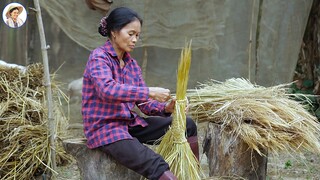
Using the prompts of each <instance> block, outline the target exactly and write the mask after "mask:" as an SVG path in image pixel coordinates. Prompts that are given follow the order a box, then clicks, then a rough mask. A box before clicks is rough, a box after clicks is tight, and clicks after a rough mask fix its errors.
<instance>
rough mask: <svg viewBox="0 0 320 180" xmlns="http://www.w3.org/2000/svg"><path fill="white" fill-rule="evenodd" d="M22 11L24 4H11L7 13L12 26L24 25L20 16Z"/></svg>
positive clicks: (9, 24)
mask: <svg viewBox="0 0 320 180" xmlns="http://www.w3.org/2000/svg"><path fill="white" fill-rule="evenodd" d="M22 11H23V7H22V6H16V5H11V6H10V7H9V8H8V11H7V13H6V17H7V20H6V23H7V25H8V26H10V27H12V28H17V27H20V26H21V25H23V21H22V19H20V18H19V15H20V14H21V12H22Z"/></svg>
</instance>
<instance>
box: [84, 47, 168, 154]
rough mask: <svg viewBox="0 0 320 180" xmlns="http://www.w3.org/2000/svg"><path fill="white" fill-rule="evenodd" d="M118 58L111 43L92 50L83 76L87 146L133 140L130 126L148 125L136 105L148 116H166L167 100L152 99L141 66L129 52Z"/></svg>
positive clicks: (93, 146)
mask: <svg viewBox="0 0 320 180" xmlns="http://www.w3.org/2000/svg"><path fill="white" fill-rule="evenodd" d="M123 61H124V62H125V66H124V67H123V68H122V69H121V68H120V63H119V59H118V57H117V54H116V52H115V50H114V49H113V47H112V45H111V42H110V41H107V42H106V43H105V44H104V46H101V47H98V48H96V49H95V50H93V51H92V52H91V54H90V56H89V60H88V62H87V65H86V68H85V70H84V75H83V87H82V109H81V111H82V118H83V124H84V133H85V136H86V138H87V146H88V147H89V148H96V147H99V146H103V145H106V144H110V143H113V142H115V141H119V140H122V139H132V136H131V135H130V134H129V133H128V127H129V126H138V125H140V126H142V127H145V126H147V125H148V124H147V123H146V122H145V121H144V119H143V118H141V117H139V116H138V115H137V114H136V113H135V112H133V111H132V109H133V108H134V106H135V104H140V103H143V102H146V101H150V102H148V103H145V104H143V105H141V106H139V109H140V110H141V111H142V112H143V113H145V114H147V115H156V116H167V115H168V114H166V113H165V112H164V109H165V103H159V102H158V101H155V100H151V99H149V97H148V94H149V88H148V87H146V85H145V82H144V80H143V78H142V73H141V69H140V67H139V65H138V63H137V62H136V60H134V59H133V58H131V56H130V54H129V53H125V54H124V56H123Z"/></svg>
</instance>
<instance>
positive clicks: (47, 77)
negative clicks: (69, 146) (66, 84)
mask: <svg viewBox="0 0 320 180" xmlns="http://www.w3.org/2000/svg"><path fill="white" fill-rule="evenodd" d="M33 2H34V7H35V11H36V17H37V22H38V28H39V34H40V42H41V50H42V60H43V68H44V77H45V82H44V86H45V87H46V90H47V107H48V131H49V141H50V149H51V152H50V153H51V168H52V169H53V170H54V171H55V170H56V169H57V165H56V151H55V132H56V131H55V129H56V127H55V125H56V123H55V119H54V118H53V104H52V91H51V81H50V72H49V63H48V54H47V49H48V46H47V43H46V37H45V34H44V28H43V22H42V16H41V9H40V4H39V0H34V1H33Z"/></svg>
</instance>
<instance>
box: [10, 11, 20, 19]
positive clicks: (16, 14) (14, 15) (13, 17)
mask: <svg viewBox="0 0 320 180" xmlns="http://www.w3.org/2000/svg"><path fill="white" fill-rule="evenodd" d="M10 16H11V18H12V19H17V17H18V16H19V10H18V9H15V10H13V11H12V12H11V13H10Z"/></svg>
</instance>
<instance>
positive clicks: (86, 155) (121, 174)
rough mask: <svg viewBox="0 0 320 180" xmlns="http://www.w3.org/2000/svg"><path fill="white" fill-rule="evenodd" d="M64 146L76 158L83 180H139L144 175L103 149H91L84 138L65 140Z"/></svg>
mask: <svg viewBox="0 0 320 180" xmlns="http://www.w3.org/2000/svg"><path fill="white" fill-rule="evenodd" d="M63 147H64V149H65V151H66V152H67V153H68V154H71V155H72V156H73V157H74V158H75V159H76V161H77V165H78V168H79V171H80V176H81V179H82V180H115V179H117V180H139V179H140V178H141V177H142V176H140V175H139V174H137V173H135V172H134V171H132V170H130V169H128V168H126V167H124V166H122V165H121V164H118V163H117V162H115V160H114V159H112V158H111V157H109V156H108V155H107V154H105V153H103V152H102V151H99V150H97V149H89V148H88V147H87V146H86V139H84V138H79V139H68V140H64V141H63ZM128 152H130V150H128Z"/></svg>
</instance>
